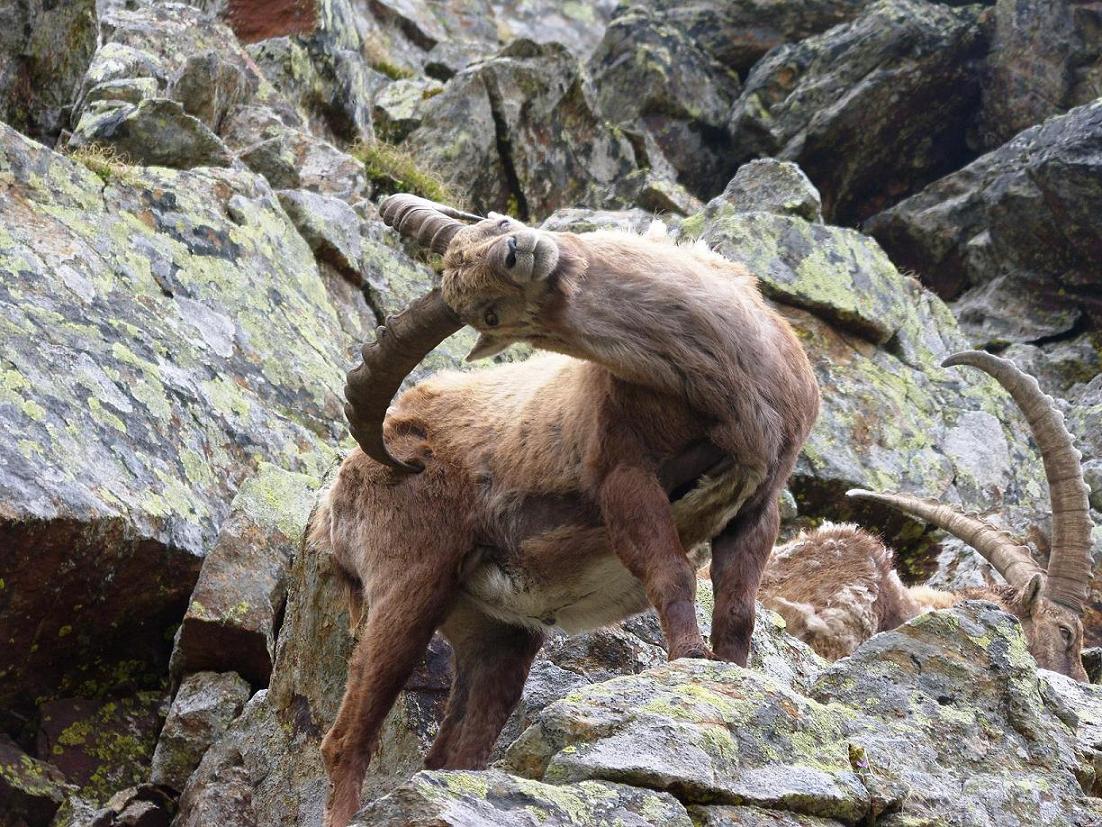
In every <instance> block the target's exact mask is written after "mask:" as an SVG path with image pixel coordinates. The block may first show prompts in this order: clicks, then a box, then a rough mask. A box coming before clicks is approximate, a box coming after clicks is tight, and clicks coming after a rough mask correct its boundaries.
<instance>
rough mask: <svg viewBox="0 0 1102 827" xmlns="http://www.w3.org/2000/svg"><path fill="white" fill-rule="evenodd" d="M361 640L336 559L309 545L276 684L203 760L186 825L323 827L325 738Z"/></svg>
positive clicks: (296, 571)
mask: <svg viewBox="0 0 1102 827" xmlns="http://www.w3.org/2000/svg"><path fill="white" fill-rule="evenodd" d="M302 528H305V526H304V525H303V526H302ZM351 642H352V639H351V636H350V634H349V632H348V614H347V599H346V597H345V592H344V586H343V584H342V583H341V582H340V580H339V579H338V578H337V575H336V573H335V572H334V571H333V570H332V569H331V567H330V565H329V561H328V559H327V558H326V556H325V555H323V554H321V553H319V552H318V550H317V549H314V548H312V547H311V546H304V547H303V548H302V549H301V551H300V552H299V553H298V554H296V555H295V559H294V562H293V564H292V567H291V574H290V577H289V580H288V597H287V610H286V615H285V618H284V621H283V625H282V627H281V628H280V633H279V642H278V645H277V648H276V659H275V665H274V667H273V670H272V680H271V684H270V686H269V688H268V689H267V690H262V691H260V692H258V693H257V694H256V695H254V696H253V697H252V699H251V700H250V701H249V703H248V704H246V706H245V709H244V710H243V711H242V713H241V715H240V716H238V717H237V718H236V719H235V720H234V721H233V723H232V724H230V726H229V728H228V729H227V730H226V732H225V733H224V734H223V735H222V737H221V738H219V739H218V740H217V741H216V742H215V743H214V745H213V746H212V747H211V748H210V749H209V750H207V752H206V754H205V755H204V756H203V760H202V761H201V762H200V764H199V767H198V769H196V771H195V772H194V773H193V774H192V776H191V778H190V780H189V781H188V784H187V787H186V788H185V790H184V792H183V794H182V796H181V798H180V814H179V817H178V819H177V822H176V824H177V825H178V827H207V825H210V824H221V825H226V827H239V826H240V827H245V825H250V827H256V825H259V824H263V825H266V826H267V827H298V825H302V824H320V823H321V822H322V814H323V809H324V806H325V796H326V791H327V789H328V781H327V779H326V775H325V769H324V767H323V765H322V761H321V750H320V747H321V738H322V736H323V735H324V734H325V730H326V729H327V728H328V726H329V724H330V723H331V722H332V721H333V719H334V718H335V717H336V714H337V708H338V706H339V704H340V700H341V695H342V694H343V692H344V679H345V669H346V666H345V665H346V664H347V661H348V654H349V652H350V649H351Z"/></svg>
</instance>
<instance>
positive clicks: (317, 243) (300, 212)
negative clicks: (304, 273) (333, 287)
mask: <svg viewBox="0 0 1102 827" xmlns="http://www.w3.org/2000/svg"><path fill="white" fill-rule="evenodd" d="M278 195H279V203H280V205H282V207H283V209H284V210H286V212H287V215H288V217H289V218H290V219H291V221H293V222H294V224H295V228H296V229H297V230H298V232H299V235H301V236H302V237H303V238H304V239H305V240H306V243H307V244H309V245H310V249H311V250H313V251H314V257H315V258H316V259H317V260H318V261H324V262H325V263H326V264H328V265H330V266H331V267H333V268H335V269H336V270H337V271H338V272H339V273H341V274H342V275H344V276H345V277H347V278H348V279H349V280H351V281H352V282H353V283H356V284H358V283H359V282H360V281H361V280H362V275H361V271H362V269H363V264H362V262H361V259H362V256H363V233H362V230H361V223H362V221H363V219H362V218H360V216H359V214H358V213H357V212H356V211H355V210H353V209H352V207H350V206H349V205H348V203H347V202H345V201H342V200H341V199H339V198H336V197H334V196H330V195H318V194H317V193H313V192H308V191H306V190H280V191H279V192H278Z"/></svg>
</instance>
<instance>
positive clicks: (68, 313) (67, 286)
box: [0, 126, 353, 726]
mask: <svg viewBox="0 0 1102 827" xmlns="http://www.w3.org/2000/svg"><path fill="white" fill-rule="evenodd" d="M87 163H88V164H89V166H91V167H92V168H93V169H95V172H93V171H92V169H90V168H89V167H86V166H84V165H83V164H81V163H78V162H76V161H74V160H70V159H67V158H65V157H63V156H61V155H58V154H56V153H53V152H51V151H49V150H47V149H45V148H43V147H42V146H40V145H38V144H34V143H32V142H30V141H28V140H27V139H25V138H23V137H22V136H20V135H19V134H18V133H16V132H14V131H13V130H11V129H8V128H7V127H3V126H0V181H2V182H3V185H2V187H0V227H2V229H0V272H3V274H4V276H3V279H0V337H2V338H3V340H4V353H3V356H2V357H0V366H2V369H3V371H2V373H0V422H2V423H3V427H2V428H0V454H2V455H3V456H4V458H5V462H4V463H3V464H2V465H0V503H2V506H0V570H2V571H3V572H4V575H3V580H2V581H0V594H3V595H4V597H3V600H2V606H3V609H2V610H0V638H2V639H3V640H4V641H5V646H4V647H2V648H0V709H2V710H4V714H3V715H0V719H3V722H4V725H5V726H7V725H9V724H8V721H7V717H8V715H11V714H14V715H20V714H26V713H27V712H28V704H29V703H30V701H31V700H32V699H33V698H35V697H39V696H47V697H49V696H50V695H52V694H54V693H56V692H58V691H61V692H63V693H65V694H70V695H72V694H82V695H83V694H86V693H88V692H92V693H94V694H97V695H98V694H100V693H104V692H108V691H110V689H111V687H112V686H115V685H119V684H126V685H130V684H131V683H132V682H133V681H134V680H135V679H136V678H137V677H138V675H140V674H144V670H145V669H146V668H147V667H148V666H150V665H159V666H158V668H161V667H163V665H164V662H165V658H166V656H167V654H168V640H167V637H166V635H165V630H166V628H167V627H168V626H169V625H170V624H175V623H177V622H179V618H180V616H181V614H182V610H183V608H184V606H185V605H186V601H187V596H188V594H189V593H190V591H191V586H192V585H193V583H194V581H195V577H196V575H197V574H198V570H199V564H200V562H201V559H200V555H201V554H203V553H204V552H205V551H206V550H208V549H209V548H210V546H211V545H212V544H213V541H214V538H215V535H216V532H217V528H218V526H219V524H220V523H221V521H222V520H223V518H224V517H225V516H226V514H227V512H228V509H229V505H230V501H231V500H232V498H233V494H234V492H235V491H236V488H237V486H238V484H240V482H241V481H242V480H243V479H244V478H246V477H248V476H250V475H251V473H252V472H253V470H254V469H255V468H256V467H257V464H258V463H259V462H260V461H262V460H269V461H273V462H275V463H277V464H279V465H280V466H282V467H286V468H288V469H291V470H295V471H315V472H316V471H318V470H319V469H320V467H322V466H323V465H324V464H326V463H328V462H329V461H330V460H329V459H328V457H331V456H332V452H331V449H330V448H329V447H328V446H329V445H332V444H335V443H336V442H337V441H338V440H339V439H340V438H341V436H343V430H344V429H343V425H342V420H343V416H342V413H341V405H340V389H341V387H342V385H343V377H342V373H343V371H342V368H343V366H344V364H345V360H346V358H348V357H346V355H345V354H346V353H347V354H350V353H351V352H352V345H353V342H352V341H350V340H348V339H347V338H345V336H344V334H343V333H342V332H341V328H340V326H339V323H338V321H337V317H336V315H335V313H334V311H333V308H332V307H331V305H330V303H329V300H328V298H327V296H326V293H325V289H324V287H323V286H322V283H321V280H320V279H319V278H318V275H317V268H316V266H315V264H314V258H313V255H312V253H311V251H310V249H309V247H308V246H307V245H306V243H305V242H304V241H303V240H302V239H301V237H299V235H298V234H297V233H296V232H295V231H294V227H293V225H292V224H291V222H290V221H289V220H288V219H287V216H286V215H285V213H284V212H283V211H282V210H281V209H280V208H279V204H278V201H277V200H276V198H275V195H274V194H273V193H272V191H271V189H270V188H269V187H268V186H267V184H266V183H265V182H264V181H263V179H260V178H258V177H257V176H254V175H252V174H250V173H248V172H235V171H229V170H215V169H208V170H204V171H190V172H179V171H174V170H169V169H164V168H153V167H150V168H145V169H141V170H138V169H137V168H131V167H127V166H125V165H123V164H119V163H117V162H114V161H111V160H109V159H103V158H97V157H95V156H89V157H88V158H87ZM303 343H309V345H308V346H298V345H302V344H303ZM122 664H128V665H122ZM63 679H64V683H65V684H66V685H65V686H64V687H62V688H61V689H60V690H59V686H60V685H61V683H62V682H63ZM16 726H17V725H16Z"/></svg>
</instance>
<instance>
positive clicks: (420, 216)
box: [379, 193, 482, 255]
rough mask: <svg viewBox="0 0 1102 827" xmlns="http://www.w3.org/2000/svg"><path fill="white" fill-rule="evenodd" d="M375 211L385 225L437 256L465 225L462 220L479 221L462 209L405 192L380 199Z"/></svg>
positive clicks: (478, 217)
mask: <svg viewBox="0 0 1102 827" xmlns="http://www.w3.org/2000/svg"><path fill="white" fill-rule="evenodd" d="M379 212H380V214H381V215H382V218H383V221H385V222H386V224H387V225H388V226H390V227H393V228H394V229H396V230H397V231H398V232H399V233H401V234H402V235H404V236H406V237H407V238H413V239H415V240H416V241H417V243H418V244H421V245H422V246H425V247H428V248H429V249H430V250H432V251H433V252H434V253H440V254H441V255H443V254H444V253H445V252H447V249H448V244H450V243H451V240H452V238H454V237H455V234H456V233H457V232H459V231H460V230H461V229H463V227H464V226H466V225H465V224H464V222H467V221H481V220H482V217H481V216H479V215H475V214H474V213H469V212H463V211H462V210H457V209H454V208H452V207H449V206H446V205H445V204H438V203H436V202H435V201H429V200H428V199H427V198H421V197H420V196H417V195H409V194H408V193H399V194H398V195H391V196H388V197H387V198H385V199H383V203H382V204H380V205H379Z"/></svg>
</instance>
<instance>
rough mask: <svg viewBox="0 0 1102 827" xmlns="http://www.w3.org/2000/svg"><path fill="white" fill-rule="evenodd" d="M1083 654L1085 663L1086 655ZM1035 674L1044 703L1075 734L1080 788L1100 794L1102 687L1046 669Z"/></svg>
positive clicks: (1101, 791)
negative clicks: (1038, 678) (1037, 677)
mask: <svg viewBox="0 0 1102 827" xmlns="http://www.w3.org/2000/svg"><path fill="white" fill-rule="evenodd" d="M1083 654H1084V662H1085V661H1086V657H1085V656H1086V652H1084V653H1083ZM1038 674H1039V675H1040V677H1041V694H1042V695H1043V696H1044V698H1045V702H1046V703H1047V704H1048V705H1049V707H1051V708H1052V710H1053V711H1054V713H1055V714H1056V715H1057V716H1058V717H1059V718H1060V720H1062V721H1063V722H1064V723H1065V724H1067V726H1068V727H1069V728H1070V729H1071V730H1072V731H1073V732H1074V733H1075V743H1076V749H1077V750H1078V751H1079V760H1080V766H1079V771H1078V773H1077V775H1078V776H1079V783H1080V785H1081V786H1082V787H1083V789H1084V790H1086V792H1087V794H1088V795H1093V796H1095V797H1098V796H1100V795H1102V687H1098V686H1094V685H1091V684H1085V683H1079V682H1078V681H1076V680H1073V679H1072V678H1069V677H1068V676H1067V675H1061V674H1059V673H1057V672H1050V671H1048V670H1047V669H1041V670H1040V671H1039V672H1038Z"/></svg>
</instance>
